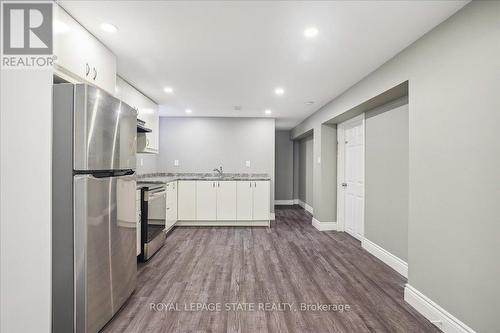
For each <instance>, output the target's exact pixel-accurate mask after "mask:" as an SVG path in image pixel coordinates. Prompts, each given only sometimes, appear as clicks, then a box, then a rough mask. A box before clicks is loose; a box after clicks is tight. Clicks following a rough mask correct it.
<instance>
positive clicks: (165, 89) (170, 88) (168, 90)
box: [163, 87, 174, 94]
mask: <svg viewBox="0 0 500 333" xmlns="http://www.w3.org/2000/svg"><path fill="white" fill-rule="evenodd" d="M163 91H164V92H166V93H167V94H171V93H173V92H174V89H172V87H165V88H163Z"/></svg>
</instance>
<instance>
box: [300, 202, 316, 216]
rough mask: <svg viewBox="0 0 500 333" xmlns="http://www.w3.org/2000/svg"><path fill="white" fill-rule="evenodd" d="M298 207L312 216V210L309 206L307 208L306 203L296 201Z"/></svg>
mask: <svg viewBox="0 0 500 333" xmlns="http://www.w3.org/2000/svg"><path fill="white" fill-rule="evenodd" d="M298 205H299V206H300V207H302V208H304V209H305V210H307V211H308V212H309V213H311V214H314V209H313V208H312V207H311V206H309V205H308V204H307V203H305V202H304V201H302V200H298Z"/></svg>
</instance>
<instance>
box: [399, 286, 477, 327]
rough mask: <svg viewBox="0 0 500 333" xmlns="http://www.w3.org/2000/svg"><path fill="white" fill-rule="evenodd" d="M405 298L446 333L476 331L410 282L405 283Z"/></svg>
mask: <svg viewBox="0 0 500 333" xmlns="http://www.w3.org/2000/svg"><path fill="white" fill-rule="evenodd" d="M404 299H405V301H406V302H407V303H408V304H410V305H411V306H412V307H413V308H415V310H417V311H418V312H420V314H421V315H423V316H424V317H425V318H427V319H428V320H429V321H430V322H431V323H433V324H434V325H435V326H436V327H438V328H439V329H440V330H441V331H443V332H444V333H476V331H474V330H473V329H472V328H470V327H469V326H467V325H465V324H464V323H463V322H461V321H460V320H459V319H458V318H456V317H454V316H453V315H451V314H450V313H449V312H448V311H446V310H445V309H443V308H442V307H440V306H439V305H437V304H436V303H435V302H434V301H432V300H431V299H430V298H428V297H427V296H425V295H424V294H422V293H421V292H420V291H418V290H417V289H415V288H414V287H412V286H411V285H410V284H408V283H407V284H406V285H405V296H404Z"/></svg>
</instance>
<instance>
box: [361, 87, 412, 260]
mask: <svg viewBox="0 0 500 333" xmlns="http://www.w3.org/2000/svg"><path fill="white" fill-rule="evenodd" d="M408 139H409V133H408V97H404V98H402V99H399V100H396V101H394V102H391V103H388V104H386V105H384V106H381V107H379V108H376V109H373V110H371V111H368V112H366V114H365V237H366V238H367V239H368V240H370V241H372V242H373V243H375V244H377V245H378V246H380V247H382V248H383V249H385V250H387V251H389V252H390V253H392V254H394V255H395V256H397V257H398V258H400V259H402V260H404V261H407V260H408V200H409V199H408V194H409V187H408V179H409V178H408V176H409V175H408V172H409V169H408V163H409V161H408Z"/></svg>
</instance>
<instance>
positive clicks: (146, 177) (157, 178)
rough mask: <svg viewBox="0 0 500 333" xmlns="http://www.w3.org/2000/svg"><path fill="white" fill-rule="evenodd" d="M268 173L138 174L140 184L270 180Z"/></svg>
mask: <svg viewBox="0 0 500 333" xmlns="http://www.w3.org/2000/svg"><path fill="white" fill-rule="evenodd" d="M270 179H271V178H270V177H269V175H268V174H266V173H224V174H223V175H222V176H218V175H217V174H214V173H146V174H142V175H137V184H138V185H147V184H166V183H169V182H173V181H176V180H214V181H215V180H216V181H225V180H226V181H227V180H247V181H248V180H255V181H257V180H270Z"/></svg>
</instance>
